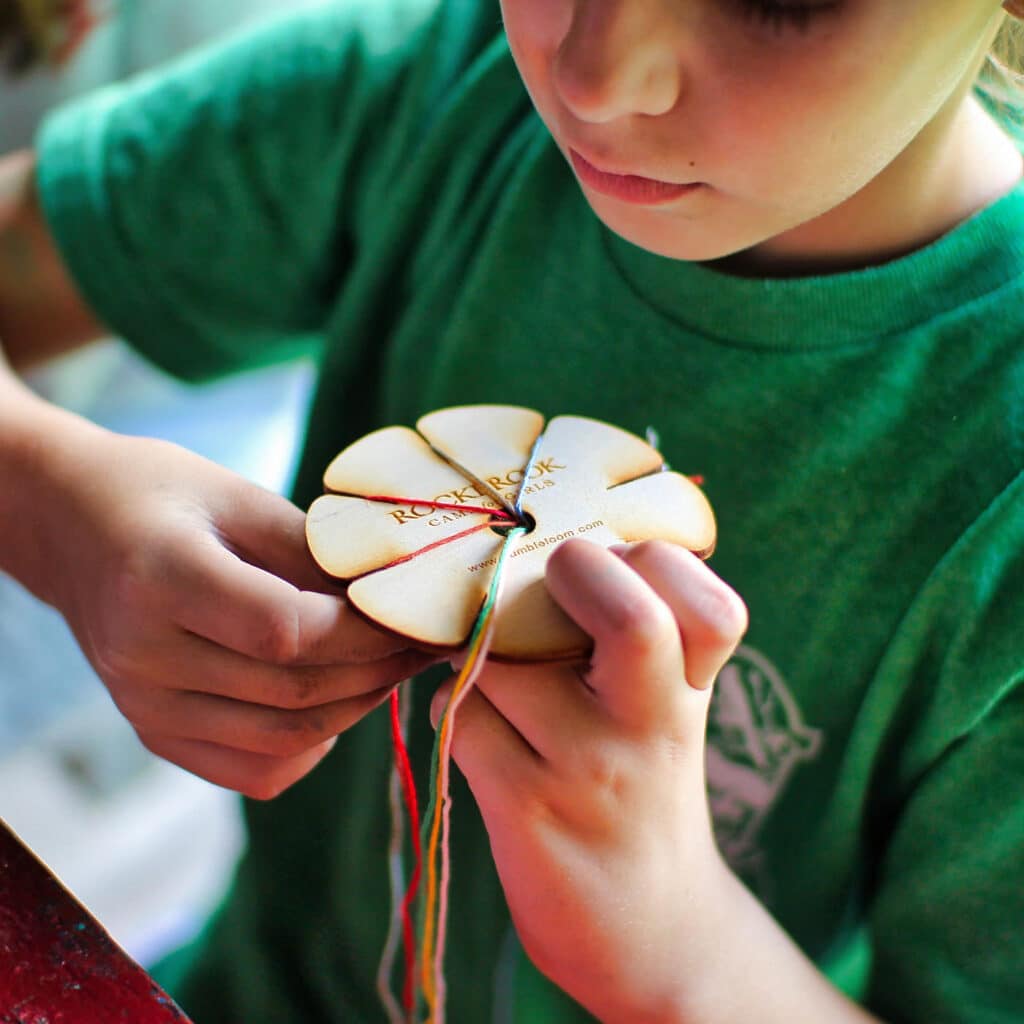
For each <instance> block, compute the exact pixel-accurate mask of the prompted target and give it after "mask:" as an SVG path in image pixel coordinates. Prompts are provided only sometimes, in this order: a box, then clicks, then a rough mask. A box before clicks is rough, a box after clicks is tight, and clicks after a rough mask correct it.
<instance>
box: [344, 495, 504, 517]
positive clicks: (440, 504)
mask: <svg viewBox="0 0 1024 1024" xmlns="http://www.w3.org/2000/svg"><path fill="white" fill-rule="evenodd" d="M353 497H357V498H362V499H363V500H364V501H383V502H386V503H387V504H389V505H423V506H425V507H426V508H450V509H452V510H454V511H455V512H482V513H483V514H484V515H488V516H497V517H498V518H499V519H512V518H514V517H513V516H510V515H509V514H508V512H506V511H505V510H504V509H503V508H484V507H483V506H482V505H456V504H455V503H454V502H452V501H424V500H422V499H421V498H394V497H392V496H391V495H389V494H357V495H353Z"/></svg>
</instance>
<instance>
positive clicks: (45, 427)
mask: <svg viewBox="0 0 1024 1024" xmlns="http://www.w3.org/2000/svg"><path fill="white" fill-rule="evenodd" d="M105 433H106V432H105V431H103V430H102V429H101V428H99V427H97V426H95V425H94V424H91V423H89V422H88V421H87V420H84V419H82V418H81V417H79V416H75V415H74V414H72V413H69V412H66V411H65V410H63V409H59V408H57V407H56V406H54V405H51V404H50V403H48V402H45V401H44V400H43V399H41V398H39V397H38V396H37V395H35V394H34V393H33V392H32V391H30V390H29V388H27V387H26V386H25V385H24V384H23V383H22V382H21V381H20V380H19V379H18V378H17V377H16V376H15V374H14V373H13V371H12V370H11V367H10V364H9V363H8V362H7V360H6V358H5V355H4V351H3V344H2V339H0V572H5V573H8V574H9V575H11V576H13V577H14V578H15V579H17V580H18V581H19V582H21V583H22V584H23V585H24V586H25V587H27V588H28V589H29V590H31V591H32V592H33V593H34V594H35V595H36V596H37V597H39V598H41V599H42V600H44V601H47V602H49V603H53V601H54V594H53V592H52V587H53V584H54V581H55V580H57V579H59V577H60V567H59V566H55V565H52V564H51V562H52V559H53V554H52V545H50V544H48V543H47V542H46V540H45V523H46V522H48V521H49V520H50V518H51V517H52V513H53V511H54V505H55V503H56V502H59V501H60V500H61V499H60V479H61V477H62V476H63V475H65V467H66V464H67V460H74V459H75V458H76V455H75V453H76V452H78V451H83V450H87V449H88V448H89V447H90V446H93V445H94V442H95V440H96V438H97V437H99V436H100V435H103V434H105Z"/></svg>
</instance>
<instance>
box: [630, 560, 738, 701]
mask: <svg viewBox="0 0 1024 1024" xmlns="http://www.w3.org/2000/svg"><path fill="white" fill-rule="evenodd" d="M621 557H622V560H623V561H624V562H625V563H626V564H627V565H628V566H629V567H630V568H631V569H632V570H633V571H634V572H636V573H637V574H638V575H639V576H640V577H641V578H642V579H643V580H645V581H646V582H647V583H648V584H649V585H650V586H651V588H652V589H653V590H654V591H655V593H656V594H657V595H658V596H659V597H660V598H661V599H662V600H663V601H664V602H665V604H667V605H668V607H669V609H670V610H671V612H672V614H673V616H674V617H675V620H676V622H677V624H678V626H679V631H680V633H681V635H682V638H683V651H684V657H685V659H686V680H687V682H688V683H689V684H690V685H691V686H692V687H694V688H695V689H698V690H703V689H706V688H707V687H709V686H710V685H711V684H712V683H713V682H714V681H715V678H716V677H717V676H718V673H719V672H720V671H721V670H722V667H723V666H724V665H725V663H726V662H727V661H728V660H729V658H730V657H732V653H733V651H735V650H736V646H737V644H739V642H740V639H741V638H742V637H743V634H744V633H745V632H746V629H747V608H746V605H744V603H743V601H742V600H741V599H740V597H739V595H738V594H737V593H736V592H735V591H734V590H733V589H732V588H731V587H730V586H729V585H728V584H727V583H725V581H724V580H722V579H720V578H719V577H718V576H716V575H715V573H713V572H712V571H711V569H709V568H708V566H707V565H706V564H705V563H704V562H702V561H701V560H700V559H699V558H697V556H696V555H694V554H692V553H691V552H689V551H687V550H686V549H685V548H681V547H679V546H677V545H675V544H669V543H667V542H665V541H646V542H644V543H642V544H636V545H633V546H632V547H631V548H630V549H629V550H628V551H626V552H624V553H623V554H622V555H621Z"/></svg>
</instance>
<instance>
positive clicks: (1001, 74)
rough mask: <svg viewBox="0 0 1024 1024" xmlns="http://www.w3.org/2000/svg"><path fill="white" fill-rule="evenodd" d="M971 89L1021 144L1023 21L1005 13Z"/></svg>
mask: <svg viewBox="0 0 1024 1024" xmlns="http://www.w3.org/2000/svg"><path fill="white" fill-rule="evenodd" d="M975 91H976V92H977V94H978V96H979V97H980V98H981V101H982V102H983V103H984V104H985V106H986V107H988V109H989V110H990V111H991V112H992V113H993V114H994V115H995V116H996V117H997V118H998V119H999V121H1000V123H1001V124H1002V125H1003V127H1004V128H1005V129H1006V130H1007V131H1008V132H1009V133H1010V135H1012V136H1013V138H1014V139H1015V140H1016V141H1017V143H1018V145H1021V146H1024V21H1021V20H1019V19H1017V18H1015V17H1014V16H1013V15H1007V16H1006V18H1005V19H1004V20H1003V24H1002V25H1001V27H1000V29H999V34H998V35H997V36H996V39H995V42H994V43H993V44H992V49H991V50H989V53H988V58H987V59H986V61H985V64H984V66H983V67H982V69H981V73H980V74H979V75H978V81H977V82H976V83H975Z"/></svg>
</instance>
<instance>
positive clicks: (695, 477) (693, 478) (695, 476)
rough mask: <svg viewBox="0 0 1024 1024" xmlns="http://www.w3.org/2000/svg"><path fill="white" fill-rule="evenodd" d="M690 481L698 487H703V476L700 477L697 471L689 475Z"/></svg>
mask: <svg viewBox="0 0 1024 1024" xmlns="http://www.w3.org/2000/svg"><path fill="white" fill-rule="evenodd" d="M690 481H691V483H694V484H696V485H697V486H698V487H703V486H704V477H702V476H701V475H700V474H699V473H695V474H693V475H692V476H691V477H690Z"/></svg>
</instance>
